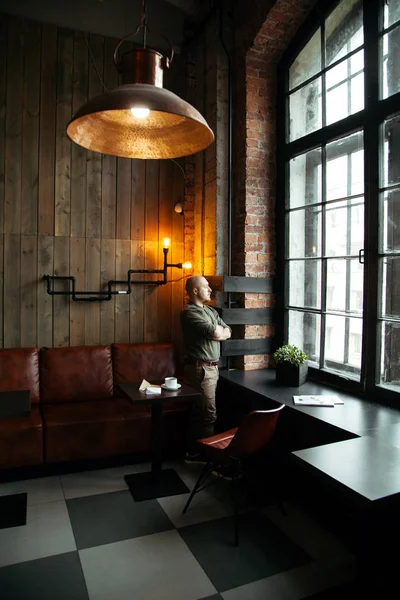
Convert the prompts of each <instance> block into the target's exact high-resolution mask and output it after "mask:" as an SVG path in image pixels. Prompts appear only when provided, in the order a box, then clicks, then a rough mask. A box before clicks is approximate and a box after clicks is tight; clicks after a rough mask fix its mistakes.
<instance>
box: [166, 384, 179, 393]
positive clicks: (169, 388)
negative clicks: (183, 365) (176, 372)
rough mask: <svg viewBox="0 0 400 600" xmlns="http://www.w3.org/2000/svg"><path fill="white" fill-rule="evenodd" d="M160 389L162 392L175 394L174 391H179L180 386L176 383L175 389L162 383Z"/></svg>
mask: <svg viewBox="0 0 400 600" xmlns="http://www.w3.org/2000/svg"><path fill="white" fill-rule="evenodd" d="M161 387H162V389H163V390H168V391H169V392H175V391H176V390H179V388H180V387H182V386H181V384H180V383H178V385H177V386H176V387H174V388H172V387H168V386H166V385H165V383H162V384H161Z"/></svg>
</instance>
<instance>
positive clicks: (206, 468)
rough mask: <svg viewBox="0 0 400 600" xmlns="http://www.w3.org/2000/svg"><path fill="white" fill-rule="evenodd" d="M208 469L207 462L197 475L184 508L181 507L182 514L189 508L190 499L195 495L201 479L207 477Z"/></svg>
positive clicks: (203, 479) (201, 481)
mask: <svg viewBox="0 0 400 600" xmlns="http://www.w3.org/2000/svg"><path fill="white" fill-rule="evenodd" d="M209 469H210V462H208V463H207V464H206V465H204V467H203V470H202V471H201V473H200V476H199V478H198V480H197V481H196V485H195V486H194V488H193V490H192V493H191V494H190V496H189V498H188V501H187V502H186V504H185V508H184V509H183V511H182V514H185V512H186V511H187V509H188V508H189V505H190V503H191V501H192V500H193V496H194V495H195V493H196V492H197V490H198V489H199V487H200V485H201V484H202V483H203V481H205V480H206V478H207V477H208V471H209Z"/></svg>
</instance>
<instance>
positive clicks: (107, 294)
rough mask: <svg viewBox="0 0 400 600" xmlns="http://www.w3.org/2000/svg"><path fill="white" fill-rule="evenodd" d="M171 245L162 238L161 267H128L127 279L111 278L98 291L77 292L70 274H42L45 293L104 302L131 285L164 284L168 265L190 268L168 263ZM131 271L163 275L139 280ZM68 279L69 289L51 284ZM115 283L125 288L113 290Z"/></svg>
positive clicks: (190, 264) (125, 292)
mask: <svg viewBox="0 0 400 600" xmlns="http://www.w3.org/2000/svg"><path fill="white" fill-rule="evenodd" d="M170 245H171V240H170V238H164V239H163V254H164V266H163V268H162V269H150V270H149V269H129V271H128V278H127V280H126V281H125V280H122V281H119V280H115V281H114V280H112V279H110V281H109V282H108V283H107V290H100V291H98V292H77V291H76V290H75V277H73V276H72V275H43V280H44V281H47V293H48V294H50V295H51V296H71V297H72V300H75V302H104V301H107V300H111V298H112V296H115V295H117V294H130V293H131V291H132V289H131V286H132V285H165V284H166V283H168V282H167V269H168V267H174V268H176V269H191V268H192V263H190V262H184V263H168V262H167V258H168V251H169V248H170ZM133 273H136V274H139V273H140V274H145V273H150V274H154V273H158V274H161V275H162V276H163V277H162V278H161V279H157V280H155V281H153V280H148V281H146V280H141V279H131V275H132V274H133ZM56 280H57V281H70V282H71V284H72V286H70V289H69V290H60V291H55V290H54V286H53V285H52V282H53V281H56ZM115 285H126V286H127V289H126V290H113V289H112V287H113V286H115Z"/></svg>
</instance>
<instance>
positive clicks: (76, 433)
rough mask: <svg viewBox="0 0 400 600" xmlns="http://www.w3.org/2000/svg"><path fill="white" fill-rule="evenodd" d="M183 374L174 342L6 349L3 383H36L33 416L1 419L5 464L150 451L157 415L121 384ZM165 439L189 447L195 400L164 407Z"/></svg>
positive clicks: (0, 454) (0, 456) (1, 461)
mask: <svg viewBox="0 0 400 600" xmlns="http://www.w3.org/2000/svg"><path fill="white" fill-rule="evenodd" d="M172 374H177V362H176V360H175V354H174V349H173V346H172V345H171V344H113V345H112V346H73V347H72V346H71V347H65V348H42V349H41V350H40V351H39V352H38V351H37V349H35V348H30V349H24V348H22V349H13V350H0V390H4V391H5V390H15V389H29V390H30V391H31V403H32V411H31V416H30V417H26V418H17V419H3V420H0V468H1V469H8V468H15V467H24V466H28V465H38V464H40V463H42V462H44V463H62V462H67V461H75V460H83V459H96V458H106V457H110V456H117V455H124V454H130V455H131V454H134V453H146V452H149V451H150V449H151V415H150V410H149V408H148V407H147V406H133V405H132V403H131V402H130V401H129V400H128V399H127V398H126V397H125V396H123V395H122V394H121V393H119V391H118V388H117V386H116V383H118V382H123V381H141V380H142V379H143V378H145V379H148V380H149V381H152V382H155V381H157V380H162V379H164V377H166V376H168V375H172ZM163 410H164V445H165V447H167V448H168V449H169V450H178V449H183V447H184V441H185V432H186V426H187V420H188V414H189V411H190V403H186V402H169V403H167V404H166V405H165V406H164V407H163Z"/></svg>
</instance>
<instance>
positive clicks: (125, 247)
mask: <svg viewBox="0 0 400 600" xmlns="http://www.w3.org/2000/svg"><path fill="white" fill-rule="evenodd" d="M115 255H116V265H115V271H116V272H115V274H116V279H117V280H119V281H124V280H126V278H127V273H128V269H130V265H131V242H130V240H116V247H115ZM114 289H117V288H114ZM118 289H124V286H118ZM115 341H116V342H120V343H124V342H125V343H127V342H129V300H128V297H127V296H126V295H125V294H121V295H120V296H116V298H115Z"/></svg>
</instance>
